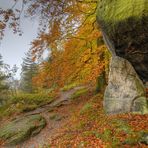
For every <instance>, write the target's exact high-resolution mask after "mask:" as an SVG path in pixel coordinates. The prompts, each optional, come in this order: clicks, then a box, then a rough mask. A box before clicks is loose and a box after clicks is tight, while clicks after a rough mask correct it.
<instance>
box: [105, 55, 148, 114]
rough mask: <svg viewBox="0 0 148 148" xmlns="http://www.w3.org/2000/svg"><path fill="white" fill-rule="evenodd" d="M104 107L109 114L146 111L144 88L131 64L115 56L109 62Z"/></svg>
mask: <svg viewBox="0 0 148 148" xmlns="http://www.w3.org/2000/svg"><path fill="white" fill-rule="evenodd" d="M104 108H105V111H106V112H107V113H109V114H114V113H126V112H140V113H146V112H147V101H146V97H145V88H144V86H143V83H142V81H141V80H140V79H139V78H138V75H137V73H136V72H135V70H134V68H133V67H132V65H131V64H130V63H129V62H128V61H127V60H125V59H123V58H121V57H118V56H115V57H113V58H112V60H111V63H110V73H109V84H108V86H107V88H106V91H105V95H104Z"/></svg>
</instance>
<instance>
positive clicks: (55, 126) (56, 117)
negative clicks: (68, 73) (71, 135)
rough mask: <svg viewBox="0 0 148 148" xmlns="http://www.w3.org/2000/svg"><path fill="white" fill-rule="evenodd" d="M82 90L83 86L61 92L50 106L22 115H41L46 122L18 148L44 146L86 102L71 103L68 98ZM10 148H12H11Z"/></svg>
mask: <svg viewBox="0 0 148 148" xmlns="http://www.w3.org/2000/svg"><path fill="white" fill-rule="evenodd" d="M82 88H84V86H80V87H75V88H73V89H71V90H69V91H65V92H61V94H60V97H59V98H58V99H57V100H55V101H54V102H52V103H51V104H48V105H45V106H44V107H40V108H38V109H36V110H34V111H31V112H29V113H26V114H24V116H27V115H30V114H38V113H39V114H41V115H42V116H43V117H44V118H45V119H46V122H47V125H46V127H45V128H44V129H43V130H42V131H41V132H40V133H39V134H38V135H36V136H34V137H31V138H30V139H28V140H27V141H25V142H24V143H22V144H19V145H18V146H17V147H18V148H39V147H40V146H43V145H44V144H46V142H47V141H48V140H49V139H50V138H51V137H52V136H54V135H56V134H57V133H58V131H59V130H60V129H62V128H63V127H64V126H65V125H67V124H68V121H69V119H70V117H71V116H72V114H73V113H74V112H76V111H78V110H80V108H81V107H82V105H83V104H84V103H85V102H86V101H87V100H84V101H77V102H76V101H75V102H72V101H71V100H70V97H71V95H72V94H73V93H75V92H76V91H77V90H79V89H82ZM11 148H12V147H11Z"/></svg>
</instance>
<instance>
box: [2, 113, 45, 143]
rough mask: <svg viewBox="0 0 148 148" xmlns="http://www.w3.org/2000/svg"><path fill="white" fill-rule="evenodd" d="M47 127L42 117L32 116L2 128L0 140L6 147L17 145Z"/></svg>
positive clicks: (14, 121)
mask: <svg viewBox="0 0 148 148" xmlns="http://www.w3.org/2000/svg"><path fill="white" fill-rule="evenodd" d="M45 125H46V121H45V119H44V118H43V117H42V116H41V115H30V116H26V117H21V118H18V119H16V120H13V121H10V122H9V123H8V124H6V125H4V126H3V127H1V128H0V140H3V141H4V142H5V144H6V145H15V144H18V143H20V142H23V141H24V140H26V139H27V138H29V137H31V136H34V135H36V134H38V133H39V132H40V131H41V130H42V129H43V128H44V127H45Z"/></svg>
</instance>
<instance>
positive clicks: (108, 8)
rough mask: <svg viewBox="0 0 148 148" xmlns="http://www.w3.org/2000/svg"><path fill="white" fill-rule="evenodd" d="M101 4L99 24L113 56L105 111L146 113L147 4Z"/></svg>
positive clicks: (119, 0)
mask: <svg viewBox="0 0 148 148" xmlns="http://www.w3.org/2000/svg"><path fill="white" fill-rule="evenodd" d="M98 1H99V2H98V9H97V21H98V24H99V25H100V28H101V30H102V34H103V38H104V41H105V43H106V45H107V47H108V49H109V50H110V51H111V53H112V61H111V64H110V66H111V68H110V75H109V85H108V87H107V89H106V91H105V97H104V98H105V100H104V107H105V110H106V112H107V113H123V112H131V111H132V112H133V111H138V112H143V113H144V112H146V110H147V100H146V97H145V88H144V86H143V84H142V81H143V82H147V81H148V1H147V0H136V1H133V0H98ZM120 57H121V58H120ZM125 59H126V60H125ZM130 63H131V64H132V65H131V64H130ZM132 66H133V67H134V68H133V67H132ZM134 69H135V70H134ZM135 71H136V72H137V74H138V75H137V74H136V72H135ZM138 76H139V78H140V79H141V80H142V81H141V80H140V79H139V78H138Z"/></svg>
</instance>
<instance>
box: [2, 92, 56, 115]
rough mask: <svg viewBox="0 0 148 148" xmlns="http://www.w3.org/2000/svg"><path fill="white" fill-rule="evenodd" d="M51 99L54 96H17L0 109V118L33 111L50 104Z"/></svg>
mask: <svg viewBox="0 0 148 148" xmlns="http://www.w3.org/2000/svg"><path fill="white" fill-rule="evenodd" d="M53 99H54V94H44V93H37V94H23V93H22V94H18V95H16V96H13V97H11V98H9V100H8V102H7V103H6V104H5V105H3V106H1V107H0V118H3V117H8V116H10V115H12V114H14V113H15V114H19V113H22V112H28V111H31V110H34V109H36V108H38V107H40V106H42V105H44V104H47V103H50V102H51V101H52V100H53Z"/></svg>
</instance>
